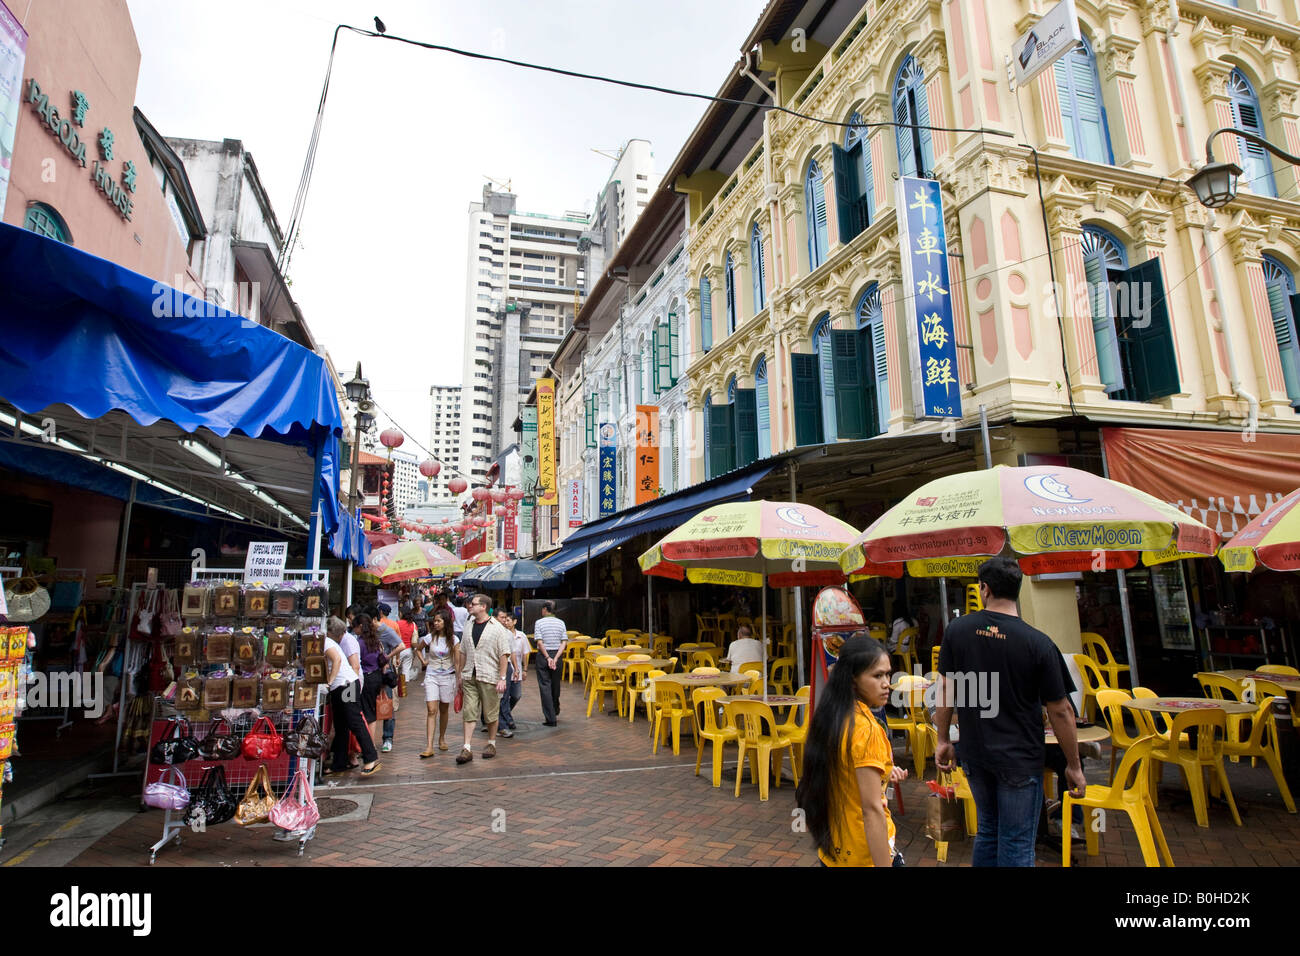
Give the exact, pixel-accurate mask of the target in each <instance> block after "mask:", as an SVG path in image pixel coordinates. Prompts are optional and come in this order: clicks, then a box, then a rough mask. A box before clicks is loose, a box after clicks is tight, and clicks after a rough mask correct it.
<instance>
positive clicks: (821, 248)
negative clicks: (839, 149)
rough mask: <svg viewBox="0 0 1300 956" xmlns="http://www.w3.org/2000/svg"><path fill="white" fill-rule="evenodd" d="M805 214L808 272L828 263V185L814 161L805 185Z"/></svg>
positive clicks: (810, 166)
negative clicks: (806, 220)
mask: <svg viewBox="0 0 1300 956" xmlns="http://www.w3.org/2000/svg"><path fill="white" fill-rule="evenodd" d="M803 198H804V214H805V215H806V216H807V218H808V271H809V272H811V271H812V270H813V269H816V268H817V267H818V266H820V265H821V264H822V263H823V262H825V261H826V250H827V248H828V247H829V243H828V242H827V241H826V184H825V183H823V182H822V169H821V167H820V166H818V165H817V161H816V160H813V161H811V162H810V163H809V164H808V173H807V175H806V176H805V177H804V184H803Z"/></svg>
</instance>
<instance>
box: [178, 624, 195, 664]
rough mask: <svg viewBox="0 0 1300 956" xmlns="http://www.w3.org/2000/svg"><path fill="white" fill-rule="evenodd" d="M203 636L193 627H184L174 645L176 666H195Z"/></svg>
mask: <svg viewBox="0 0 1300 956" xmlns="http://www.w3.org/2000/svg"><path fill="white" fill-rule="evenodd" d="M201 639H202V638H201V636H200V635H199V633H198V631H197V630H195V629H194V628H193V627H183V628H181V632H180V634H179V635H177V637H176V643H175V644H174V645H173V651H172V662H173V663H175V664H181V665H184V664H193V663H195V662H196V661H197V660H198V659H199V657H198V650H199V641H200V640H201Z"/></svg>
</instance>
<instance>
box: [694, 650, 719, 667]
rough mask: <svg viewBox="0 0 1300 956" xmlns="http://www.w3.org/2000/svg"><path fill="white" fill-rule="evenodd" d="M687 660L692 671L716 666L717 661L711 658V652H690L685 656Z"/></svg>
mask: <svg viewBox="0 0 1300 956" xmlns="http://www.w3.org/2000/svg"><path fill="white" fill-rule="evenodd" d="M687 659H688V661H689V664H690V667H691V668H692V669H694V668H697V667H717V666H718V659H717V658H716V657H714V656H713V652H712V651H691V653H690V654H689V655H687Z"/></svg>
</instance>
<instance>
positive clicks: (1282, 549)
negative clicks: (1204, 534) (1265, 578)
mask: <svg viewBox="0 0 1300 956" xmlns="http://www.w3.org/2000/svg"><path fill="white" fill-rule="evenodd" d="M1219 560H1220V561H1222V562H1223V566H1224V568H1225V569H1226V570H1228V571H1253V570H1254V569H1255V566H1256V564H1262V565H1263V566H1264V567H1266V568H1268V569H1270V570H1272V571H1300V488H1297V489H1296V490H1295V491H1293V492H1291V493H1290V494H1289V495H1287V496H1286V497H1285V498H1283V499H1282V500H1281V501H1279V502H1278V503H1277V504H1275V505H1273V507H1271V508H1268V509H1265V511H1264V513H1263V514H1260V515H1257V516H1256V517H1255V519H1254V520H1253V521H1251V522H1250V523H1249V524H1248V525H1246V527H1244V528H1242V529H1241V530H1240V531H1238V532H1237V533H1236V534H1235V535H1233V536H1232V540H1230V541H1229V542H1228V543H1227V544H1225V545H1224V546H1223V548H1222V550H1220V551H1219Z"/></svg>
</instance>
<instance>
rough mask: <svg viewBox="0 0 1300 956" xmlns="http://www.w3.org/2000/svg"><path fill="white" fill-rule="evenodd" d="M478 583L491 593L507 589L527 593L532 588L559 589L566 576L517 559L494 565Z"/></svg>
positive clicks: (541, 565) (544, 566)
mask: <svg viewBox="0 0 1300 956" xmlns="http://www.w3.org/2000/svg"><path fill="white" fill-rule="evenodd" d="M478 583H479V584H481V585H483V587H485V588H487V589H488V590H489V591H504V590H506V589H507V588H517V589H519V590H521V591H527V590H530V589H532V588H553V587H558V586H559V585H561V584H563V583H564V576H563V575H560V574H556V573H555V572H554V571H552V570H551V569H550V568H548V567H546V565H544V564H540V563H538V562H537V561H529V560H527V559H517V560H513V561H502V562H500V563H499V564H494V565H492V567H490V568H488V569H487V570H486V571H484V572H483V574H482V576H481V577H479V578H478Z"/></svg>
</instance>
